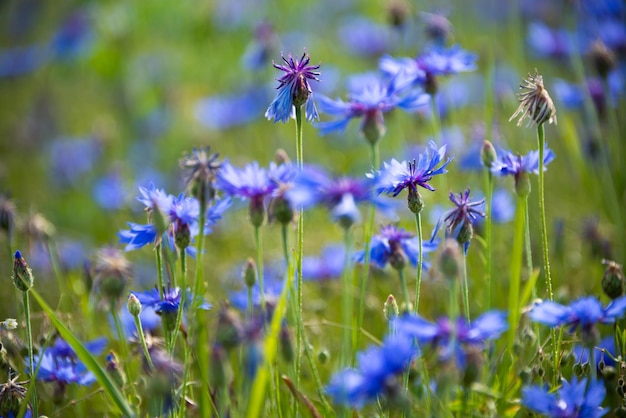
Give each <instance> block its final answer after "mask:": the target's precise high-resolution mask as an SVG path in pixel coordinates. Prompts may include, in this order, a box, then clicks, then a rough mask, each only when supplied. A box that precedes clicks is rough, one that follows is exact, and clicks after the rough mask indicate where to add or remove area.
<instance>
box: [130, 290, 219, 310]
mask: <svg viewBox="0 0 626 418" xmlns="http://www.w3.org/2000/svg"><path fill="white" fill-rule="evenodd" d="M132 293H133V294H134V295H135V296H136V297H137V299H139V301H140V302H141V304H142V306H151V307H153V308H154V310H155V312H156V313H157V314H161V315H163V314H169V313H172V312H178V309H179V308H180V304H181V302H183V300H182V292H181V289H180V288H179V287H175V288H167V289H164V292H163V299H161V296H160V294H159V291H158V290H157V289H150V290H146V291H144V292H132ZM192 301H193V295H192V294H191V292H190V290H189V289H187V294H186V295H185V301H184V305H183V307H184V308H185V309H186V308H187V307H188V306H189V303H191V302H192ZM198 308H199V309H204V310H209V309H211V304H210V303H208V302H206V301H201V303H200V304H199V306H198Z"/></svg>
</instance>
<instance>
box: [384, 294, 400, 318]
mask: <svg viewBox="0 0 626 418" xmlns="http://www.w3.org/2000/svg"><path fill="white" fill-rule="evenodd" d="M383 313H384V314H385V319H387V321H393V320H394V319H396V318H397V317H398V315H399V314H400V310H399V308H398V302H396V298H395V297H394V296H393V295H389V296H387V300H386V301H385V304H384V305H383Z"/></svg>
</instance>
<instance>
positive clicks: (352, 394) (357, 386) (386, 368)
mask: <svg viewBox="0 0 626 418" xmlns="http://www.w3.org/2000/svg"><path fill="white" fill-rule="evenodd" d="M418 354H419V352H418V350H417V349H416V347H415V345H414V344H413V342H412V341H411V339H410V338H407V337H406V336H404V335H391V336H388V337H387V338H385V340H384V341H383V344H382V346H373V347H369V348H368V349H367V350H365V351H363V352H360V353H358V354H357V362H358V367H357V368H356V369H351V368H348V369H343V370H340V371H339V372H337V373H335V374H334V375H333V377H332V378H331V381H330V383H329V384H328V386H326V393H328V395H330V397H331V398H333V400H334V402H335V403H337V404H341V405H349V406H351V407H354V408H357V409H360V408H362V407H363V406H364V405H365V404H366V403H369V402H374V401H376V399H377V398H378V396H380V395H387V396H393V394H394V392H395V391H398V390H401V389H400V385H401V383H400V382H398V380H397V376H398V375H399V374H400V373H402V372H403V371H405V370H406V369H407V368H408V367H409V365H410V363H411V361H412V360H413V359H414V358H415V357H416V356H417V355H418Z"/></svg>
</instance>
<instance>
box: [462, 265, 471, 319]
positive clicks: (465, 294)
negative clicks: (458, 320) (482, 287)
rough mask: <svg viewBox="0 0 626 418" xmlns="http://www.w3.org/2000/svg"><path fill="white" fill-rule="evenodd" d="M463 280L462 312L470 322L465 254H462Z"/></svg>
mask: <svg viewBox="0 0 626 418" xmlns="http://www.w3.org/2000/svg"><path fill="white" fill-rule="evenodd" d="M462 258H463V270H462V273H463V280H462V282H461V286H462V287H463V312H464V314H465V319H466V320H467V322H468V323H469V322H470V307H469V283H468V282H467V256H466V255H465V254H463V256H462Z"/></svg>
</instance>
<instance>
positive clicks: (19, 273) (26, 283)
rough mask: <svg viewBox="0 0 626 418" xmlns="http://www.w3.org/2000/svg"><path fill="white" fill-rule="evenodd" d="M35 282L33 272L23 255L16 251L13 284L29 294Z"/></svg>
mask: <svg viewBox="0 0 626 418" xmlns="http://www.w3.org/2000/svg"><path fill="white" fill-rule="evenodd" d="M34 281H35V278H34V277H33V271H32V270H31V269H30V267H28V263H27V262H26V260H24V257H22V253H21V252H20V251H19V250H18V251H16V252H15V260H14V261H13V284H14V285H15V287H17V289H18V290H19V291H21V292H28V291H29V290H30V288H31V287H33V283H34Z"/></svg>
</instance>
